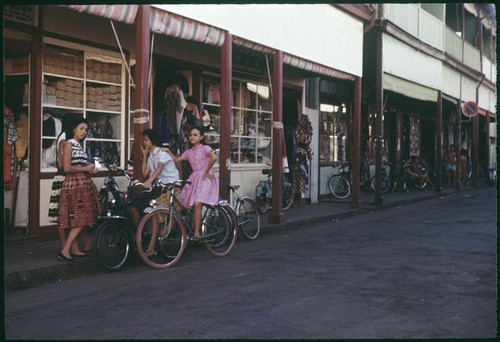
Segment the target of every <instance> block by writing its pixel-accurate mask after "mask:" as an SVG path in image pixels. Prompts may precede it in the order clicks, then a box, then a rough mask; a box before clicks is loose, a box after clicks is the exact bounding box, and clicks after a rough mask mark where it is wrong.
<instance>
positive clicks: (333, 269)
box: [5, 188, 497, 340]
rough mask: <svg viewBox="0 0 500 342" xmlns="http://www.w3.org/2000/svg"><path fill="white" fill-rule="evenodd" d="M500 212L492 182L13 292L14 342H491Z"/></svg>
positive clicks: (9, 317) (9, 332) (9, 316)
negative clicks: (225, 250) (171, 262)
mask: <svg viewBox="0 0 500 342" xmlns="http://www.w3.org/2000/svg"><path fill="white" fill-rule="evenodd" d="M496 211H497V206H496V192H495V189H494V188H484V189H479V190H476V191H470V192H463V193H457V194H454V195H451V196H447V197H443V198H439V197H438V198H435V199H429V200H426V201H421V202H418V203H410V204H407V205H402V206H399V207H395V208H390V209H386V210H380V211H374V212H372V213H366V214H363V215H359V216H355V217H350V218H346V219H343V220H336V221H333V222H328V223H316V224H311V226H309V227H306V226H303V227H300V228H298V229H293V230H289V231H282V232H276V233H274V234H267V235H264V236H262V237H261V238H259V239H258V240H256V241H252V242H247V241H244V240H240V241H239V242H238V243H237V245H236V247H235V249H234V252H233V254H232V255H230V256H228V257H225V258H220V259H216V258H213V257H211V256H210V255H209V254H208V252H207V251H206V250H204V249H203V248H201V247H196V246H195V247H191V248H189V249H188V250H187V251H186V253H185V255H184V256H183V258H182V260H181V261H180V262H179V264H178V265H176V266H175V267H174V268H172V269H168V270H153V269H150V268H148V267H146V266H144V265H142V264H141V263H135V264H132V265H130V266H128V267H127V268H126V269H124V270H123V271H121V272H118V273H112V274H96V275H92V276H87V277H81V278H78V279H72V280H66V281H62V282H58V283H51V284H47V285H43V286H38V287H35V288H30V289H26V290H21V291H15V292H8V293H7V294H6V297H5V322H6V338H7V339H45V340H47V339H48V340H56V339H120V340H121V339H228V338H230V339H278V338H283V339H312V338H327V339H351V338H356V339H368V338H376V339H381V338H383V339H391V338H398V339H407V338H425V339H427V338H493V337H496V323H497V317H496V289H497V284H496V278H497V274H496V269H497V267H496V262H497V257H496V247H497V246H496V242H497V236H496Z"/></svg>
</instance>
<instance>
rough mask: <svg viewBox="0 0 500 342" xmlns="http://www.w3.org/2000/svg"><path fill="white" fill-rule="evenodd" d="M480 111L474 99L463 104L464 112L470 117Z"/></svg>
mask: <svg viewBox="0 0 500 342" xmlns="http://www.w3.org/2000/svg"><path fill="white" fill-rule="evenodd" d="M478 112H479V107H478V105H477V103H476V102H474V101H469V102H465V103H464V105H463V106H462V113H463V114H464V115H465V116H467V117H469V118H472V117H474V116H476V114H477V113H478Z"/></svg>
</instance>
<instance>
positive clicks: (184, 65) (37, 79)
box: [4, 5, 362, 240]
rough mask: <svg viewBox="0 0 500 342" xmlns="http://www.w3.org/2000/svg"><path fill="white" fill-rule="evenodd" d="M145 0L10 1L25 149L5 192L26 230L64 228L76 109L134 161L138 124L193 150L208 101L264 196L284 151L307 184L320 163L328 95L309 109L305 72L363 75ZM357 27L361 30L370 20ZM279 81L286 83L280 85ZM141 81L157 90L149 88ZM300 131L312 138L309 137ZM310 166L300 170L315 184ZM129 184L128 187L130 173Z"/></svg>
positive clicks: (225, 149) (248, 183) (13, 120)
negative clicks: (52, 204) (104, 1)
mask: <svg viewBox="0 0 500 342" xmlns="http://www.w3.org/2000/svg"><path fill="white" fill-rule="evenodd" d="M8 7H9V6H8ZM145 8H146V9H144V8H142V7H141V6H136V5H133V6H125V5H96V6H93V5H88V6H87V5H85V6H84V5H82V6H79V5H75V6H11V7H9V8H8V9H7V10H6V11H4V19H5V23H6V25H5V26H6V30H5V33H4V43H5V44H4V45H5V59H4V71H5V80H6V89H5V93H4V96H5V99H6V101H5V104H6V105H7V106H8V108H9V111H7V110H5V113H6V115H4V122H6V121H5V120H6V119H8V120H9V122H10V124H11V127H12V128H13V130H12V132H13V134H12V136H10V137H9V139H10V140H9V141H8V142H7V144H8V145H9V146H11V147H12V152H13V153H14V154H15V157H13V158H11V159H9V160H10V163H9V168H10V172H9V173H8V174H7V175H9V176H10V177H9V178H8V179H7V178H6V179H5V190H6V192H5V195H4V202H5V209H6V212H8V214H9V216H8V219H7V221H8V223H9V225H8V227H9V229H8V232H9V233H12V234H14V235H16V236H15V237H14V238H21V239H27V238H34V239H38V240H47V239H54V238H55V237H56V235H57V234H56V229H55V226H54V224H52V223H50V222H49V221H48V217H47V213H48V210H49V198H50V189H51V185H52V180H53V178H54V176H55V174H56V171H57V169H56V154H55V146H56V141H57V138H58V135H59V133H60V132H62V131H63V129H64V127H65V126H66V122H67V120H68V119H69V118H72V117H75V116H80V117H85V118H87V119H88V121H89V134H88V137H87V139H86V141H85V146H84V147H85V149H86V151H87V153H88V154H89V155H90V157H91V158H96V159H98V160H101V161H102V162H103V163H104V164H111V163H113V164H117V165H119V166H121V167H130V166H128V160H130V159H131V160H133V161H134V163H135V162H138V160H137V153H135V149H136V148H138V142H137V137H138V135H137V134H138V132H139V131H140V130H141V129H143V128H145V127H153V128H155V129H157V130H158V131H161V132H162V135H163V137H164V144H168V145H169V146H171V147H174V148H175V149H176V150H177V151H178V152H179V153H181V152H182V150H183V148H184V144H183V143H184V141H185V129H186V127H187V125H188V124H190V123H192V122H190V121H189V118H188V116H187V115H186V111H189V112H190V113H191V114H194V116H196V113H195V110H194V109H193V108H196V109H197V111H198V115H199V116H198V120H199V124H200V125H202V126H203V127H204V129H205V131H206V138H207V143H208V144H210V145H211V146H212V148H214V149H215V150H216V151H217V152H218V153H219V157H220V160H219V163H218V164H217V165H216V166H215V170H216V171H217V172H218V173H219V176H220V178H221V180H223V181H224V182H226V183H232V184H238V185H241V192H242V194H244V195H248V196H251V197H253V196H254V189H255V186H256V185H257V184H258V182H259V180H261V179H262V177H263V176H262V174H261V170H262V169H263V168H273V169H275V166H276V165H280V166H281V165H283V164H282V163H283V160H284V159H282V158H283V156H287V157H288V158H287V159H288V160H287V163H288V166H289V168H290V170H291V172H290V174H292V175H293V174H294V171H296V170H298V169H300V170H302V169H303V167H304V166H305V167H306V168H307V169H308V172H310V174H308V175H307V177H305V179H306V182H307V183H308V182H310V179H311V177H310V175H314V174H316V175H318V174H319V171H318V169H315V167H314V160H312V158H311V157H312V155H313V153H314V152H313V150H312V146H313V145H314V144H311V145H309V144H310V143H311V139H313V138H312V137H314V138H315V139H317V140H316V141H317V142H318V141H319V135H316V136H314V135H313V134H314V133H312V131H311V130H310V128H311V127H312V126H311V122H312V125H313V126H315V125H317V123H318V122H319V120H320V119H319V106H318V108H317V109H316V110H312V109H311V108H308V109H306V108H305V105H304V104H305V100H306V98H307V96H306V91H307V89H306V82H305V80H306V79H307V78H308V77H318V76H321V77H324V78H325V79H328V80H335V79H342V80H343V82H347V83H349V82H352V81H353V80H354V78H355V76H353V75H351V74H349V73H348V72H344V71H340V70H336V69H333V68H331V67H325V66H322V65H319V64H316V63H313V62H310V61H308V60H305V59H303V58H300V57H297V56H295V55H292V54H288V53H283V54H281V53H280V55H282V56H283V57H282V59H278V60H277V59H276V55H277V51H279V50H276V49H275V48H270V47H266V46H264V45H260V44H256V43H254V42H252V41H249V40H247V39H244V38H242V37H234V38H233V37H232V36H231V34H228V32H227V31H225V30H222V29H219V28H216V27H213V26H209V25H207V24H204V23H203V22H200V21H193V20H186V18H185V17H182V16H180V15H177V14H174V13H171V12H167V11H164V10H162V9H158V8H154V7H149V6H145ZM143 10H147V11H151V12H148V13H151V16H147V17H149V18H150V20H151V21H150V22H147V24H146V25H147V26H148V28H149V29H150V30H151V31H150V32H151V34H150V38H149V39H150V40H149V41H148V44H147V46H146V47H145V48H144V46H142V45H144V44H142V45H141V42H140V39H138V38H137V36H138V35H139V29H138V25H139V24H138V23H139V22H140V21H139V20H138V19H137V18H136V16H137V17H139V15H142V14H141V12H142V11H143ZM333 13H335V14H336V15H338V13H337V11H333ZM21 14H22V15H21ZM19 18H21V20H19ZM346 20H348V21H349V20H350V19H346ZM82 27H85V28H86V29H85V30H82V29H81V28H82ZM355 27H357V29H356V30H357V31H359V32H361V29H362V25H361V24H356V25H355ZM180 28H182V30H181V29H180ZM148 31H149V30H148ZM227 39H229V40H227ZM228 41H229V45H228V43H227V42H228ZM227 46H229V49H228V48H227ZM144 51H146V52H147V51H149V53H144ZM141 53H142V54H141ZM228 57H229V60H228ZM280 63H281V64H280ZM359 64H360V63H359ZM280 65H281V67H282V68H283V73H282V74H281V75H280V74H279V73H277V70H278V67H279V66H280ZM228 67H229V74H228V72H227V70H228ZM278 80H279V82H278ZM228 81H229V82H228ZM141 82H142V83H141ZM277 85H279V87H278V86H277ZM141 87H144V88H141ZM277 87H278V88H280V89H283V90H284V91H283V92H282V93H281V94H280V92H278V91H277V90H276V89H278V88H277ZM141 89H142V90H141ZM138 92H140V93H141V94H143V93H144V92H146V93H148V94H149V96H146V97H145V98H144V99H141V98H140V97H138V95H140V94H138ZM138 99H139V100H140V101H139V102H141V103H138ZM335 101H337V100H335ZM335 101H333V102H332V103H337V102H335ZM348 101H349V100H348V99H347V98H346V99H345V101H342V102H339V103H338V106H339V108H340V109H339V111H340V113H342V111H343V110H345V113H348V112H349V113H350V112H352V110H351V109H348V108H349V106H351V104H350V103H352V101H351V102H348ZM277 102H279V103H280V104H281V105H280V106H277ZM342 104H344V106H342ZM344 107H345V109H344ZM281 110H282V113H283V114H282V115H283V116H282V118H281V119H279V120H277V117H276V113H277V112H278V111H281ZM305 111H308V113H309V115H304V112H305ZM9 113H12V114H11V115H10V114H9ZM345 113H344V114H345ZM325 121H327V120H326V119H325ZM278 122H281V123H282V125H283V126H280V125H279V124H278ZM339 123H340V122H339ZM280 127H283V128H280ZM308 130H309V131H308ZM14 131H16V132H14ZM287 132H293V133H294V134H291V135H290V136H287ZM297 132H300V134H299V135H297ZM304 132H306V133H305V134H304ZM301 134H302V135H301ZM297 137H299V138H300V139H302V141H299V142H298V143H297V142H296V141H295V140H294V139H296V138H297ZM134 138H135V139H134ZM344 143H347V141H345V140H344ZM4 145H5V144H4ZM299 145H300V146H299ZM5 146H7V145H5ZM276 146H278V147H279V148H276ZM298 152H300V153H298ZM328 153H329V152H328ZM346 153H348V152H346V151H345V150H343V149H342V148H341V149H340V150H339V149H337V150H335V151H334V152H332V155H335V157H336V158H345V156H346ZM226 155H227V157H225V156H226ZM277 155H279V158H276V156H277ZM221 156H222V157H221ZM298 156H300V158H302V159H300V163H296V162H297V158H298ZM277 159H279V164H277V161H276V160H277ZM106 175H107V171H106V169H105V168H103V169H102V170H101V172H99V173H98V175H96V176H95V177H94V181H95V183H96V185H97V186H98V187H100V186H101V185H102V183H103V180H104V177H105V176H106ZM302 176H303V175H302ZM302 176H301V175H300V173H297V175H295V176H292V177H297V178H296V179H298V180H299V181H298V182H297V184H303V183H304V178H303V177H302ZM301 177H302V178H301ZM313 178H314V176H313ZM119 184H120V186H122V187H123V188H124V187H125V186H126V182H125V180H119ZM309 184H310V183H308V184H306V185H305V186H297V194H298V197H299V198H298V199H299V200H300V199H304V198H305V197H307V196H311V195H310V188H308V187H309ZM311 184H312V183H311ZM221 193H222V191H221Z"/></svg>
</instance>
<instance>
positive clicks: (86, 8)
mask: <svg viewBox="0 0 500 342" xmlns="http://www.w3.org/2000/svg"><path fill="white" fill-rule="evenodd" d="M60 6H62V7H66V8H69V9H72V10H75V11H78V12H83V13H88V14H93V15H97V16H99V17H104V18H108V19H111V20H116V21H120V22H124V23H126V24H133V23H134V21H135V16H136V15H137V10H138V8H139V5H60Z"/></svg>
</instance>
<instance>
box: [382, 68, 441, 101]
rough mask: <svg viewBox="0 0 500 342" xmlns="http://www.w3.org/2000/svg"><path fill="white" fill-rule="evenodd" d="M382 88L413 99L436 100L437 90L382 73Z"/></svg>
mask: <svg viewBox="0 0 500 342" xmlns="http://www.w3.org/2000/svg"><path fill="white" fill-rule="evenodd" d="M383 87H384V90H390V91H393V92H395V93H398V94H402V95H404V96H407V97H411V98H413V99H417V100H421V101H431V102H437V98H438V92H437V90H434V89H431V88H427V87H425V86H423V85H420V84H417V83H413V82H410V81H407V80H404V79H402V78H399V77H396V76H392V75H390V74H386V73H384V76H383Z"/></svg>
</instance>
